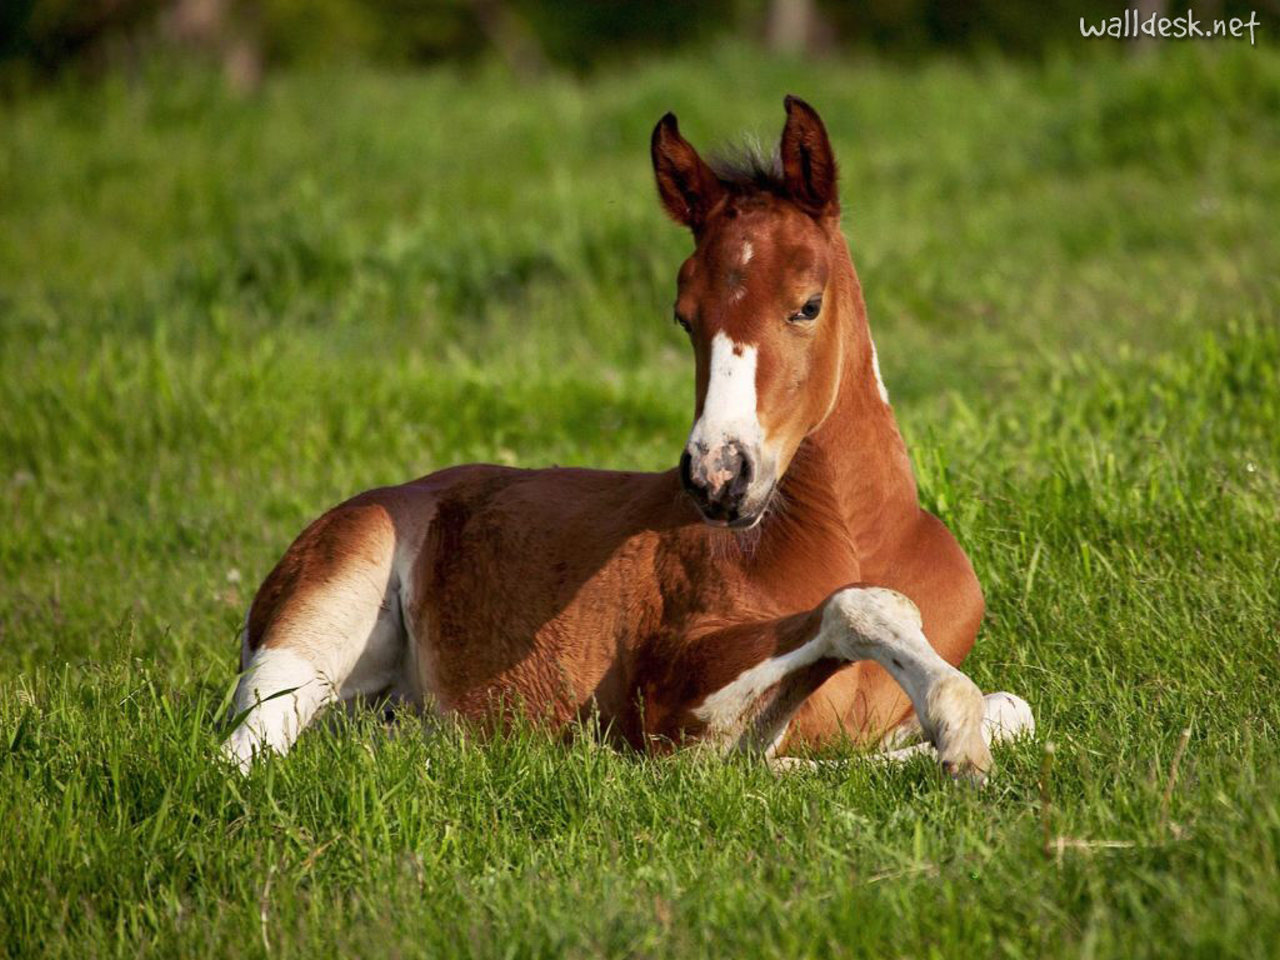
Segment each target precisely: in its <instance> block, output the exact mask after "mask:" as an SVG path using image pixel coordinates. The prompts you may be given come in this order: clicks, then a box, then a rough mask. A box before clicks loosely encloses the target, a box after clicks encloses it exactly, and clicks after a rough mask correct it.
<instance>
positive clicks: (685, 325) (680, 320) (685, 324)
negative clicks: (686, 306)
mask: <svg viewBox="0 0 1280 960" xmlns="http://www.w3.org/2000/svg"><path fill="white" fill-rule="evenodd" d="M672 316H673V317H674V318H675V321H676V326H677V327H680V328H681V329H682V330H683V331H684V332H685V333H692V332H693V327H692V326H691V325H690V324H689V321H688V320H686V319H685V318H684V317H682V316H680V314H679V312H676V313H673V314H672Z"/></svg>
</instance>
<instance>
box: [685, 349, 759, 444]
mask: <svg viewBox="0 0 1280 960" xmlns="http://www.w3.org/2000/svg"><path fill="white" fill-rule="evenodd" d="M727 440H736V441H738V442H739V443H741V444H744V445H755V444H759V443H760V442H761V441H762V440H763V431H762V430H761V429H760V418H759V416H758V415H757V413H756V348H755V347H748V346H743V345H742V344H737V343H734V342H733V340H731V339H730V338H729V337H728V336H727V335H726V334H725V333H724V332H723V331H722V332H720V333H717V334H716V335H715V338H714V339H713V340H712V341H711V375H710V378H709V380H708V382H707V396H706V399H705V400H703V403H702V416H700V417H699V418H698V422H697V423H695V424H694V425H693V430H692V432H691V433H690V434H689V441H690V443H691V444H693V445H695V446H701V447H703V448H705V449H707V450H711V449H714V448H715V447H717V446H719V445H720V444H722V443H724V442H725V441H727Z"/></svg>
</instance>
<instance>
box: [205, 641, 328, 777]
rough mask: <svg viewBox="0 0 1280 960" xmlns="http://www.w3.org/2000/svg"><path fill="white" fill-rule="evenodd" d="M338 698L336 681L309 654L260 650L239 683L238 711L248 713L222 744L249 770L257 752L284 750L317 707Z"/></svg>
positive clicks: (283, 650)
mask: <svg viewBox="0 0 1280 960" xmlns="http://www.w3.org/2000/svg"><path fill="white" fill-rule="evenodd" d="M283 691H289V692H288V693H283ZM334 699H336V696H335V691H334V689H333V684H331V683H330V682H329V681H327V680H326V679H325V678H324V677H323V676H321V674H320V672H319V671H318V670H317V669H316V666H315V664H314V663H312V662H311V660H309V659H308V658H307V657H304V656H302V655H301V654H299V653H296V652H294V651H293V650H288V649H279V648H269V649H268V648H263V649H259V650H257V651H256V652H255V653H254V654H253V658H252V659H251V660H250V661H249V667H248V669H246V670H245V672H244V675H243V676H242V677H241V678H240V685H239V686H238V687H237V688H236V696H235V707H234V709H235V712H236V713H237V714H240V713H243V712H244V711H245V710H248V711H249V714H248V716H246V717H245V719H244V722H242V723H241V724H240V726H238V727H236V729H235V730H234V731H232V733H231V736H230V737H229V738H228V739H227V742H226V743H225V744H223V746H222V753H223V756H225V757H227V758H228V759H229V760H231V761H233V762H234V763H235V764H236V765H237V766H239V767H240V769H241V770H243V771H248V769H249V766H250V764H251V763H252V762H253V755H254V754H255V753H260V752H263V751H267V750H270V751H273V752H275V753H285V752H286V751H287V750H288V749H289V747H290V746H291V745H292V744H293V741H294V740H296V739H297V738H298V734H299V732H301V730H302V728H303V727H304V726H306V724H307V722H308V721H309V720H310V719H311V718H312V716H314V715H315V712H316V711H317V710H319V709H320V708H321V707H322V706H324V705H325V704H326V703H329V702H330V701H332V700H334Z"/></svg>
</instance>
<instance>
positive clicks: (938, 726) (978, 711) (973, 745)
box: [922, 672, 992, 785]
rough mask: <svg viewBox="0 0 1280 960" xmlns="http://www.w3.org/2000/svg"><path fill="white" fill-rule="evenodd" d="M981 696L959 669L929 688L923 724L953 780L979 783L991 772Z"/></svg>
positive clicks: (939, 758)
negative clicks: (984, 734)
mask: <svg viewBox="0 0 1280 960" xmlns="http://www.w3.org/2000/svg"><path fill="white" fill-rule="evenodd" d="M985 706H986V704H985V700H984V699H983V696H982V691H981V690H979V689H978V687H977V685H976V684H974V682H973V681H972V680H970V679H969V678H968V677H966V676H965V675H964V674H962V673H959V672H957V673H955V674H954V675H952V676H949V677H946V678H944V679H942V680H940V681H938V682H937V683H936V684H934V687H933V689H932V690H930V691H929V696H928V711H927V712H928V716H927V717H925V718H924V722H923V724H922V725H923V727H924V729H925V732H926V733H927V734H928V736H929V739H930V740H932V741H933V745H934V747H935V749H937V751H938V761H939V763H941V764H942V769H943V770H944V771H945V772H946V774H947V775H948V776H949V777H951V778H952V779H953V780H963V781H967V782H970V783H975V784H978V785H982V784H984V783H986V782H987V777H988V775H989V774H990V773H991V767H992V762H991V750H990V748H988V746H987V741H986V739H985V738H984V737H983V718H984V715H985V712H986V711H985Z"/></svg>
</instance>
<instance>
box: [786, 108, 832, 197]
mask: <svg viewBox="0 0 1280 960" xmlns="http://www.w3.org/2000/svg"><path fill="white" fill-rule="evenodd" d="M783 103H784V104H785V105H786V108H787V125H786V126H785V127H783V128H782V143H781V145H780V146H779V151H778V152H779V153H780V154H781V155H782V177H783V180H784V181H785V182H786V185H787V193H788V194H789V195H790V197H791V199H792V200H793V201H794V202H795V203H796V204H797V205H798V206H799V207H800V208H801V209H803V210H804V211H805V212H806V213H809V214H811V215H813V216H822V215H825V214H830V213H836V212H837V211H838V210H839V209H840V203H839V200H838V198H837V197H836V158H835V155H834V154H833V153H832V152H831V141H830V140H828V139H827V128H826V127H824V126H823V125H822V118H821V117H819V116H818V111H817V110H815V109H813V107H811V106H809V105H808V104H807V103H805V102H804V101H803V100H801V99H800V98H799V97H792V96H788V97H787V98H786V100H784V101H783Z"/></svg>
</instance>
